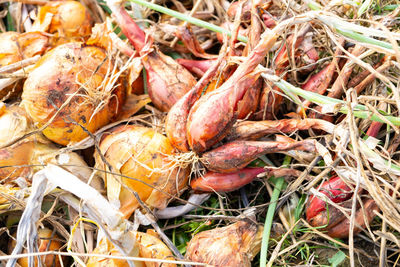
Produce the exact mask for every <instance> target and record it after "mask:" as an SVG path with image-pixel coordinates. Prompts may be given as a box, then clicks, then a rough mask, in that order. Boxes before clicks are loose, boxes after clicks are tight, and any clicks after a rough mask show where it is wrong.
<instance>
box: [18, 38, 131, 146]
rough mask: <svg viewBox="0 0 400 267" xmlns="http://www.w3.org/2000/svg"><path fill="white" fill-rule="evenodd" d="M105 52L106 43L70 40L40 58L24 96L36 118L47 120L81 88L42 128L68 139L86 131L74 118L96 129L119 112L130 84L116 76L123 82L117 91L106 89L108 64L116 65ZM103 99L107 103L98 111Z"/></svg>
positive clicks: (79, 137) (54, 138) (81, 136)
mask: <svg viewBox="0 0 400 267" xmlns="http://www.w3.org/2000/svg"><path fill="white" fill-rule="evenodd" d="M106 57H107V54H106V51H105V50H104V49H102V48H99V47H96V46H85V45H84V44H82V43H68V44H64V45H60V46H58V47H56V48H54V49H53V50H51V51H49V52H48V53H46V54H45V55H44V56H43V57H42V58H41V59H40V60H39V61H38V63H37V64H36V66H35V69H34V70H33V71H32V72H31V73H30V74H29V76H28V78H27V80H26V82H25V84H24V91H23V94H22V102H21V106H22V107H24V108H25V110H26V112H27V114H28V115H29V116H30V117H31V118H32V120H33V121H34V122H36V123H38V125H39V126H42V125H44V124H45V123H47V122H48V121H49V120H50V118H51V117H52V116H53V115H54V114H55V113H56V111H57V110H58V109H59V108H61V106H62V105H63V104H65V103H66V101H68V99H69V98H70V97H71V95H72V94H77V95H75V96H73V97H72V98H71V99H70V101H69V102H68V104H67V105H66V106H65V107H64V108H63V109H62V110H60V112H59V113H58V115H57V116H56V117H55V119H54V120H53V121H52V122H51V123H50V125H49V126H48V127H47V128H46V129H44V130H43V134H44V135H45V136H46V137H47V138H49V139H50V140H52V141H53V142H56V143H58V144H60V145H68V144H70V143H74V142H78V141H81V140H82V139H84V138H85V137H87V133H86V132H85V131H84V130H83V129H82V128H81V127H80V126H79V125H76V124H75V123H73V122H71V120H72V121H75V122H77V123H79V124H80V125H82V126H83V127H85V128H86V129H87V130H88V131H89V132H94V131H96V130H97V129H99V128H100V127H102V126H104V125H106V124H107V123H109V122H111V121H112V120H113V118H115V116H116V115H117V113H118V112H119V110H120V108H121V106H122V104H123V102H124V97H125V95H124V94H125V89H124V88H123V86H122V85H121V83H118V81H117V83H116V84H119V85H118V86H117V87H116V88H115V89H113V91H111V92H109V91H107V92H106V91H105V90H106V89H105V88H104V86H103V85H104V84H102V83H103V82H104V79H108V76H106V75H107V73H108V72H109V68H110V69H112V63H111V62H110V61H108V60H105V59H106ZM49 70H51V71H49ZM77 82H79V83H81V84H83V85H84V87H85V89H84V88H82V87H81V85H80V84H78V83H77ZM122 84H123V83H122ZM99 95H100V96H99ZM101 102H103V105H104V106H103V107H102V108H100V109H98V110H97V111H96V112H95V110H96V108H98V106H99V104H100V103H101ZM104 102H105V103H104Z"/></svg>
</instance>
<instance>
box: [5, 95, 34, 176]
mask: <svg viewBox="0 0 400 267" xmlns="http://www.w3.org/2000/svg"><path fill="white" fill-rule="evenodd" d="M30 128H31V123H30V121H29V119H28V118H27V117H26V116H25V112H24V110H23V109H22V108H20V107H19V106H15V105H12V106H6V105H5V104H4V103H2V102H0V146H5V145H6V144H8V143H9V142H10V141H12V140H16V139H17V138H20V137H22V136H23V135H24V134H25V133H27V132H28V131H29V129H30ZM30 140H31V139H30ZM33 147H34V143H33V142H30V141H27V140H26V141H23V142H19V143H17V144H14V145H12V146H10V147H5V148H1V149H0V180H4V179H10V180H12V179H14V178H17V177H19V176H24V175H27V174H28V173H29V170H30V168H28V167H20V166H22V165H28V164H29V162H30V158H31V155H32V151H33ZM5 166H10V167H5Z"/></svg>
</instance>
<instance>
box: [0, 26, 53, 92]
mask: <svg viewBox="0 0 400 267" xmlns="http://www.w3.org/2000/svg"><path fill="white" fill-rule="evenodd" d="M48 39H49V38H48V37H47V36H45V35H44V34H43V33H40V32H27V33H17V32H3V33H0V67H4V66H7V65H10V64H12V63H16V62H18V61H21V60H23V59H27V58H30V57H33V56H35V55H40V54H42V53H44V51H45V50H46V49H47V48H48V46H49V44H48V41H49V40H48ZM21 89H22V83H21V82H17V83H14V84H12V85H9V86H7V87H6V88H1V89H0V100H1V99H3V98H4V97H6V96H8V95H11V93H13V94H15V93H18V92H20V91H21Z"/></svg>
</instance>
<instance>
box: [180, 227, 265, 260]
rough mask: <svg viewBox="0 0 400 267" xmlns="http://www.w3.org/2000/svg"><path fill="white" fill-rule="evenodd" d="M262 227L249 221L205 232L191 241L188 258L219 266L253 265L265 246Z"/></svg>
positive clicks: (187, 251)
mask: <svg viewBox="0 0 400 267" xmlns="http://www.w3.org/2000/svg"><path fill="white" fill-rule="evenodd" d="M262 229H263V227H262V226H258V225H257V224H255V223H253V222H250V221H247V220H246V221H238V222H236V223H234V224H231V225H228V226H225V227H220V228H215V229H212V230H208V231H204V232H201V233H199V234H197V235H195V236H194V237H193V238H192V240H191V241H190V242H189V244H188V246H187V249H186V258H188V259H189V260H191V261H194V262H201V263H207V264H209V265H211V266H216V267H236V266H243V267H246V266H248V267H250V266H251V260H252V259H253V258H254V256H256V255H257V253H258V252H259V251H260V249H261V239H262V232H263V231H262Z"/></svg>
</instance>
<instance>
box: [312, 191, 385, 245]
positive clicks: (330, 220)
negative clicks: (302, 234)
mask: <svg viewBox="0 0 400 267" xmlns="http://www.w3.org/2000/svg"><path fill="white" fill-rule="evenodd" d="M362 201H363V206H364V211H365V216H366V220H367V223H368V224H369V223H371V222H372V220H373V219H374V217H375V211H379V208H378V206H377V205H376V203H375V201H374V200H373V199H370V198H367V199H363V200H362ZM339 205H340V206H342V207H344V208H348V209H351V206H352V199H348V200H345V201H343V202H341V203H340V204H339ZM328 207H329V212H328V210H323V211H321V212H320V213H318V214H317V215H316V216H315V217H313V218H311V219H310V220H308V222H309V223H310V224H311V225H312V226H313V227H323V226H325V227H324V228H322V229H321V230H323V231H324V232H326V234H327V235H329V236H330V237H332V238H348V237H349V229H350V221H349V219H347V217H346V216H345V215H344V214H343V213H342V212H341V211H340V210H338V209H337V208H335V207H333V206H331V205H328ZM364 211H363V210H362V209H361V207H360V205H359V203H357V210H356V214H355V217H354V219H355V227H354V235H357V234H358V233H360V232H361V230H362V229H364V228H365V227H366V222H365V220H364ZM348 215H350V214H348Z"/></svg>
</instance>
